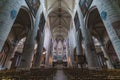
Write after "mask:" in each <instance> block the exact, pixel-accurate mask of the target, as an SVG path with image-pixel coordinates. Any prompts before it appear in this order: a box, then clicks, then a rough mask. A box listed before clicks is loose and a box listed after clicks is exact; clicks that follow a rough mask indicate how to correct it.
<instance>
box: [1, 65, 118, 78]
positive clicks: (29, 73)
mask: <svg viewBox="0 0 120 80" xmlns="http://www.w3.org/2000/svg"><path fill="white" fill-rule="evenodd" d="M0 80H120V70H117V69H116V70H108V69H104V70H99V69H96V70H95V69H94V70H89V69H84V68H83V69H81V68H65V67H61V65H58V66H57V67H56V68H38V69H30V70H25V69H21V70H15V69H11V70H2V71H0Z"/></svg>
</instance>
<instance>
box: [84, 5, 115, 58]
mask: <svg viewBox="0 0 120 80" xmlns="http://www.w3.org/2000/svg"><path fill="white" fill-rule="evenodd" d="M85 23H86V28H87V29H88V30H89V31H90V33H91V35H92V36H94V37H95V38H96V39H97V40H98V41H99V43H100V45H99V47H101V46H102V47H104V50H106V52H104V51H102V53H101V54H104V53H106V55H111V54H109V53H108V50H109V49H108V48H107V47H106V45H107V44H108V41H109V40H110V39H109V36H108V34H107V31H106V29H105V26H104V24H103V22H102V19H101V18H100V14H99V12H98V9H97V8H96V7H95V6H93V7H92V8H90V10H89V11H88V13H87V16H86V20H85ZM111 46H112V45H111ZM111 48H112V50H113V51H114V48H113V47H111ZM113 51H112V52H113ZM114 54H116V53H114ZM98 56H99V54H98ZM104 57H105V58H106V56H105V54H104ZM104 57H103V58H104ZM108 57H109V56H107V58H108Z"/></svg>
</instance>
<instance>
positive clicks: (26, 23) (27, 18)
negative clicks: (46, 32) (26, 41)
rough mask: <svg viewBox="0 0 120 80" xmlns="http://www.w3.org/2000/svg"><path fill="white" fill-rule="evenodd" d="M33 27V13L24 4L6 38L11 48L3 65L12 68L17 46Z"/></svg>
mask: <svg viewBox="0 0 120 80" xmlns="http://www.w3.org/2000/svg"><path fill="white" fill-rule="evenodd" d="M32 28H33V19H32V15H31V13H30V12H29V10H28V9H27V8H26V7H23V6H22V7H21V8H20V10H19V13H18V15H17V17H16V20H15V22H14V24H13V26H12V28H11V31H10V33H9V35H8V38H7V40H6V42H7V43H9V45H10V48H9V51H8V53H7V58H6V60H4V61H5V64H4V65H3V67H5V68H10V65H11V62H12V61H11V60H12V58H13V57H14V55H15V51H16V50H17V49H16V48H17V45H18V43H19V41H20V40H21V39H22V38H24V37H26V36H27V35H28V33H29V32H30V30H31V29H32ZM5 45H6V43H5V44H4V46H5ZM3 49H4V47H3ZM17 66H18V65H17ZM14 67H15V66H14Z"/></svg>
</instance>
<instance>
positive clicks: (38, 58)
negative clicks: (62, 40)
mask: <svg viewBox="0 0 120 80" xmlns="http://www.w3.org/2000/svg"><path fill="white" fill-rule="evenodd" d="M38 37H39V41H38V46H37V52H36V55H35V59H34V63H33V66H32V67H33V68H40V64H41V55H42V52H43V43H44V42H43V41H44V32H39V36H38Z"/></svg>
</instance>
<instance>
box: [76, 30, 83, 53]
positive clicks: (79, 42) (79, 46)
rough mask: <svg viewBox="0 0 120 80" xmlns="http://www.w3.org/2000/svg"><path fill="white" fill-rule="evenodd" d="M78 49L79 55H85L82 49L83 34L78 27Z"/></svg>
mask: <svg viewBox="0 0 120 80" xmlns="http://www.w3.org/2000/svg"><path fill="white" fill-rule="evenodd" d="M76 46H77V47H76V51H77V55H83V51H82V34H81V30H80V29H78V31H77V44H76Z"/></svg>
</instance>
